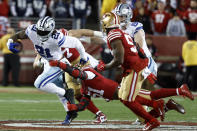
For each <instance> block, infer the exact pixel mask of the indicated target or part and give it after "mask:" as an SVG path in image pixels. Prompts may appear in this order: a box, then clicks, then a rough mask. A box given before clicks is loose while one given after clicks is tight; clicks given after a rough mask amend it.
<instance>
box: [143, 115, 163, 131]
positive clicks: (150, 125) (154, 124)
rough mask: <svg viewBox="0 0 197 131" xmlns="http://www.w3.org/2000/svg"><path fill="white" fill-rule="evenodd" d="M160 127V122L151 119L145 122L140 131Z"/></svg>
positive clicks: (148, 130)
mask: <svg viewBox="0 0 197 131" xmlns="http://www.w3.org/2000/svg"><path fill="white" fill-rule="evenodd" d="M158 126H160V122H159V121H158V120H157V119H155V118H153V119H152V120H151V121H149V122H147V123H146V125H145V126H144V128H143V129H142V130H143V131H150V130H152V129H154V128H156V127H158Z"/></svg>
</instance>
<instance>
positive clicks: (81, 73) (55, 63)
mask: <svg viewBox="0 0 197 131" xmlns="http://www.w3.org/2000/svg"><path fill="white" fill-rule="evenodd" d="M49 64H50V66H56V67H59V68H61V69H62V70H64V71H65V72H67V73H68V74H69V75H71V76H72V77H74V78H79V79H82V80H87V79H88V75H87V74H86V73H85V72H84V71H81V70H79V69H78V68H74V67H72V66H70V65H69V64H66V63H63V62H60V61H58V60H51V61H49Z"/></svg>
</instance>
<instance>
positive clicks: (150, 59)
mask: <svg viewBox="0 0 197 131" xmlns="http://www.w3.org/2000/svg"><path fill="white" fill-rule="evenodd" d="M149 61H150V62H149V65H148V68H150V66H151V64H152V58H151V57H150V58H149Z"/></svg>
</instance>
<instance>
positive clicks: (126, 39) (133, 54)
mask: <svg viewBox="0 0 197 131" xmlns="http://www.w3.org/2000/svg"><path fill="white" fill-rule="evenodd" d="M116 39H119V40H121V41H122V45H123V48H124V61H123V64H122V67H123V68H124V72H125V73H129V72H130V71H131V70H135V71H136V72H139V71H141V70H142V69H144V68H145V67H146V66H147V65H148V59H142V58H140V56H139V55H138V51H137V49H136V46H135V45H134V43H133V40H132V38H131V37H130V36H129V34H126V33H124V32H122V31H121V30H120V29H113V30H111V31H110V32H109V33H108V35H107V44H108V47H109V49H111V50H112V48H111V45H110V43H111V42H112V41H114V40H116Z"/></svg>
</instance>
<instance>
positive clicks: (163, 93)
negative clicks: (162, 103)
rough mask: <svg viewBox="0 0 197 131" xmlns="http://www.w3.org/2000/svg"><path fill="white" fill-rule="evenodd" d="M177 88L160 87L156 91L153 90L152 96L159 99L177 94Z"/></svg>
mask: <svg viewBox="0 0 197 131" xmlns="http://www.w3.org/2000/svg"><path fill="white" fill-rule="evenodd" d="M177 95H178V94H177V89H164V88H162V89H158V90H155V91H151V94H150V96H151V98H152V99H153V100H158V99H160V98H165V97H170V96H177Z"/></svg>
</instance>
